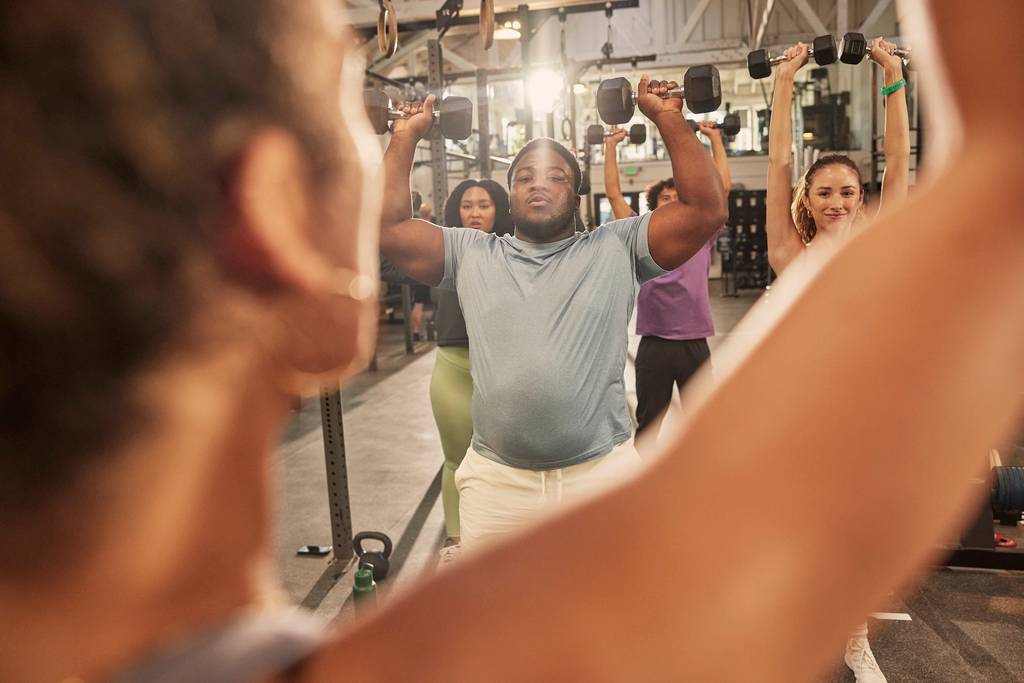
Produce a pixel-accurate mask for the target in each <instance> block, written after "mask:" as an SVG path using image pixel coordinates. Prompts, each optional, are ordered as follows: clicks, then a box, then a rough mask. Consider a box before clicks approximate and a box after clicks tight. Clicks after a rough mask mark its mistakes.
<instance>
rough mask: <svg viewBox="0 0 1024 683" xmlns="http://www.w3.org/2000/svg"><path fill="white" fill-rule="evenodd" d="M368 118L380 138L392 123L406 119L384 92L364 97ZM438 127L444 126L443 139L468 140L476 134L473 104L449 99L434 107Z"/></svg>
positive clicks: (460, 98) (364, 94) (464, 99)
mask: <svg viewBox="0 0 1024 683" xmlns="http://www.w3.org/2000/svg"><path fill="white" fill-rule="evenodd" d="M363 98H364V100H365V102H366V114H367V116H369V117H370V125H371V126H373V130H374V132H375V133H377V135H383V134H384V133H386V132H388V127H389V125H388V124H389V123H390V122H391V121H394V120H395V119H401V118H405V116H406V115H405V114H403V113H402V112H401V111H400V110H398V109H395V108H394V107H392V106H391V98H390V97H388V96H387V93H385V92H383V91H381V90H373V89H370V90H366V91H364V93H363ZM434 107H435V109H434V123H435V124H440V126H441V135H443V136H444V137H446V138H448V139H449V140H465V139H466V138H468V137H469V136H470V135H471V134H472V132H473V103H472V102H471V101H470V100H469V98H466V97H446V98H444V99H443V100H441V102H440V105H438V104H436V103H435V105H434Z"/></svg>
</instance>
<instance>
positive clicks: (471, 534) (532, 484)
mask: <svg viewBox="0 0 1024 683" xmlns="http://www.w3.org/2000/svg"><path fill="white" fill-rule="evenodd" d="M640 468H641V460H640V456H639V455H637V452H636V449H634V448H633V442H632V441H627V442H626V443H624V444H622V445H620V446H617V447H616V448H615V449H614V450H612V451H611V452H610V453H608V454H607V455H603V456H601V457H598V458H594V459H593V460H588V461H586V462H583V463H580V464H579V465H572V466H570V467H563V468H561V469H556V470H526V469H519V468H516V467H509V466H508V465H502V464H500V463H497V462H494V461H493V460H488V459H487V458H485V457H484V456H482V455H480V454H479V453H477V452H476V450H474V449H473V448H472V447H470V449H469V452H468V453H466V457H465V459H464V460H463V461H462V464H461V465H460V466H459V469H458V470H456V471H455V486H456V488H457V489H458V491H459V517H460V519H461V523H462V530H461V531H462V546H463V548H464V549H466V550H470V549H473V548H475V547H478V546H479V545H481V544H483V543H487V542H490V541H492V540H496V539H499V538H501V537H503V536H506V535H508V534H511V533H513V532H516V531H518V530H520V529H522V528H523V527H525V526H527V525H529V524H530V523H532V522H535V521H537V520H538V519H540V518H542V517H544V516H546V515H547V514H550V513H551V512H553V511H556V510H558V509H560V508H563V507H565V506H567V505H571V504H576V503H579V502H581V501H584V500H587V499H588V498H591V497H593V496H595V495H597V494H599V493H600V492H602V491H604V490H607V489H608V488H611V487H613V486H616V485H618V484H621V483H623V482H625V481H627V480H628V479H629V478H631V477H632V476H634V475H635V474H636V473H637V472H638V471H639V470H640Z"/></svg>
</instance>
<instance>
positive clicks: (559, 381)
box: [381, 78, 727, 542]
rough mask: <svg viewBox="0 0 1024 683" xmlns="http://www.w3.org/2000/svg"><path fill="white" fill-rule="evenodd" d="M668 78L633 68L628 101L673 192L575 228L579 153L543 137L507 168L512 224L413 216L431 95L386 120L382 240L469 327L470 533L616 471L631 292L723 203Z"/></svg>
mask: <svg viewBox="0 0 1024 683" xmlns="http://www.w3.org/2000/svg"><path fill="white" fill-rule="evenodd" d="M672 87H674V84H671V83H662V82H658V81H651V82H648V81H647V79H646V78H643V79H641V81H640V87H639V90H640V92H641V93H643V94H642V95H641V97H640V98H639V100H638V104H639V106H640V109H641V111H643V113H644V114H645V115H647V116H648V117H649V118H650V119H652V120H653V121H654V123H655V124H656V125H657V127H658V129H659V131H660V133H661V136H662V138H663V140H664V142H665V146H666V148H667V149H668V153H669V157H670V159H671V161H672V172H673V178H674V179H675V184H676V187H677V188H679V201H677V202H672V203H670V204H666V205H665V206H663V207H659V208H658V209H657V210H656V211H654V212H652V213H649V214H645V215H644V216H640V217H635V218H630V219H626V220H622V221H615V222H612V223H608V224H606V225H603V226H601V227H599V228H597V229H596V230H594V231H593V232H590V233H577V232H576V231H575V221H574V219H573V216H574V214H575V211H576V209H577V207H578V206H579V201H580V200H579V195H578V191H579V188H580V181H581V173H580V168H579V164H578V163H577V162H576V160H575V158H574V157H573V155H572V154H571V153H570V152H569V151H568V150H567V149H565V148H564V147H563V146H562V145H560V144H559V143H557V142H555V141H554V140H550V139H546V138H541V139H538V140H533V141H532V142H530V143H529V144H527V145H526V146H525V147H524V148H523V149H522V150H521V151H520V152H519V154H518V155H517V156H516V158H515V159H514V160H513V162H512V165H511V166H510V168H509V172H508V182H509V190H510V191H509V197H510V204H511V213H512V219H513V223H514V224H515V232H514V233H513V235H506V236H503V237H496V236H494V235H489V234H485V233H481V232H480V231H477V230H467V229H462V228H441V227H438V226H436V225H433V224H431V223H428V222H426V221H422V220H417V219H409V218H408V208H407V207H408V205H409V198H408V196H407V194H406V193H407V188H408V186H409V172H410V169H411V167H412V161H413V156H414V153H415V148H416V143H417V142H418V141H419V140H420V138H421V137H422V136H423V135H424V134H425V133H426V132H427V130H428V129H429V127H430V124H431V122H432V115H431V110H432V105H433V98H432V97H428V98H427V101H426V102H425V103H423V104H422V105H417V104H411V105H406V107H405V109H406V111H407V112H408V113H409V114H410V117H409V118H408V119H403V120H398V121H395V123H394V129H393V135H392V138H391V142H390V144H389V145H388V150H387V152H386V153H385V156H384V164H385V170H386V173H387V179H386V183H387V187H388V188H389V189H390V193H389V195H388V196H387V198H386V200H385V206H384V210H383V215H382V221H381V251H382V253H383V254H384V256H385V257H387V258H388V259H390V260H391V261H393V262H394V263H395V264H396V265H398V267H399V268H400V269H402V270H403V271H404V272H406V273H408V274H409V275H411V276H412V277H414V278H416V279H418V280H420V281H421V282H424V283H427V284H430V285H436V286H440V287H443V288H448V289H455V290H457V291H458V294H459V299H460V301H461V303H462V309H463V313H464V315H465V318H466V326H467V330H468V332H469V338H470V359H471V366H472V374H473V386H474V395H473V431H474V436H473V445H472V448H471V449H470V453H469V454H468V455H467V458H466V460H465V461H464V462H463V466H462V467H460V472H459V473H457V474H456V479H457V482H458V481H459V478H460V476H461V477H462V480H463V483H465V484H466V486H467V487H469V486H470V484H469V483H467V482H470V481H471V483H472V487H473V489H474V491H473V495H469V496H461V495H460V498H461V501H460V506H461V509H460V513H461V515H462V523H463V529H462V536H463V542H468V540H469V539H470V538H473V536H474V533H473V532H472V531H471V530H468V529H467V515H468V517H469V519H473V520H482V521H480V527H481V529H480V530H479V531H480V533H478V534H476V535H477V536H478V537H482V536H486V535H493V534H495V533H499V532H506V531H511V530H512V529H513V528H515V526H516V524H517V522H518V521H521V520H525V519H526V518H527V517H529V516H530V514H531V513H532V512H534V511H535V510H534V509H533V508H534V507H535V506H534V505H533V501H536V500H538V499H540V500H542V501H543V500H544V499H545V498H546V496H547V495H548V494H547V490H548V486H547V482H548V476H547V475H549V474H552V475H554V479H553V481H554V482H556V485H554V488H555V490H556V491H557V497H558V498H559V499H560V498H561V496H562V490H563V484H564V486H565V487H567V489H566V490H567V491H571V490H580V491H582V490H584V489H586V488H588V486H587V483H588V482H587V481H586V480H587V479H594V478H597V477H598V476H599V472H605V473H611V472H616V473H617V472H621V471H622V468H618V467H606V466H605V465H604V464H602V463H601V462H599V461H602V460H608V458H607V457H602V456H608V455H609V454H611V453H615V452H616V451H617V449H616V447H617V446H620V445H622V444H624V443H626V442H627V441H629V438H630V436H631V431H632V430H631V424H630V421H629V413H628V411H627V408H626V400H625V393H624V391H623V386H622V376H623V370H624V367H625V362H626V340H627V326H628V322H629V318H630V316H631V315H632V310H633V303H634V301H635V297H636V293H637V290H638V288H639V286H640V284H641V283H642V282H644V281H646V280H649V279H651V278H653V277H657V276H659V275H661V274H663V273H664V272H666V271H668V270H672V269H674V268H676V267H677V266H679V265H681V264H682V263H683V262H685V261H686V260H687V259H689V258H690V257H691V256H692V255H693V254H694V253H696V252H697V251H698V250H699V249H700V248H701V247H702V246H703V245H704V244H705V243H706V242H707V241H708V239H709V238H710V236H711V235H712V233H713V232H714V231H715V230H717V229H718V227H719V226H721V225H722V223H723V222H724V221H725V220H726V214H727V206H726V200H725V193H724V190H723V188H722V184H721V181H720V180H719V177H718V174H717V172H716V170H715V167H714V165H713V164H712V163H711V159H710V158H709V157H708V155H707V153H706V152H705V150H704V147H703V145H702V144H701V143H700V142H699V141H698V140H697V138H696V137H695V135H694V133H693V131H692V130H691V129H690V127H689V125H687V123H686V122H685V121H684V120H683V117H682V114H681V109H682V100H681V99H679V98H667V97H665V94H666V93H667V92H668V90H670V89H672ZM466 468H468V469H471V470H472V472H469V471H468V470H467V472H465V473H464V472H462V470H463V469H466ZM534 489H536V491H537V492H536V493H535V492H534ZM462 493H463V491H462V486H461V485H460V494H462ZM467 506H469V507H472V509H467ZM470 526H473V524H472V523H471V524H470ZM484 526H486V527H488V528H487V529H483V528H482V527H484Z"/></svg>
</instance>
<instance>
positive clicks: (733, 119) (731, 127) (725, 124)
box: [718, 114, 742, 137]
mask: <svg viewBox="0 0 1024 683" xmlns="http://www.w3.org/2000/svg"><path fill="white" fill-rule="evenodd" d="M718 127H719V128H721V129H722V135H728V136H729V137H732V136H733V135H736V134H737V133H739V132H740V128H741V127H742V126H740V115H739V114H726V115H725V118H724V119H723V120H722V123H720V124H719V125H718Z"/></svg>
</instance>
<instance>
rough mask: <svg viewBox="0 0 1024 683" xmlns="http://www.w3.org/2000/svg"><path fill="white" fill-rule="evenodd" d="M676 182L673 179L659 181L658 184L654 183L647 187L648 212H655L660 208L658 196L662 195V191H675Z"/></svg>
mask: <svg viewBox="0 0 1024 683" xmlns="http://www.w3.org/2000/svg"><path fill="white" fill-rule="evenodd" d="M675 186H676V181H675V180H673V179H672V178H671V177H669V178H665V179H664V180H659V181H658V182H656V183H652V184H651V185H649V186H648V187H647V210H648V211H654V210H655V209H656V208H658V195H660V194H661V192H662V190H672V189H675Z"/></svg>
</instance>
